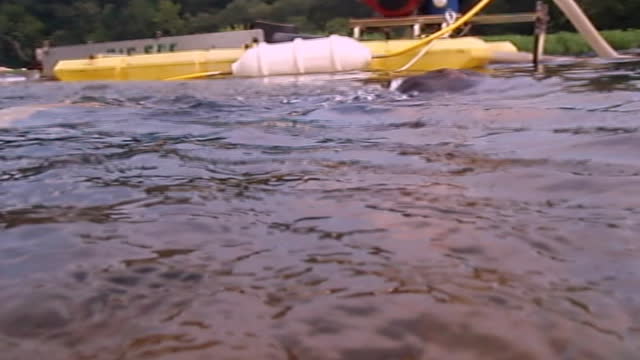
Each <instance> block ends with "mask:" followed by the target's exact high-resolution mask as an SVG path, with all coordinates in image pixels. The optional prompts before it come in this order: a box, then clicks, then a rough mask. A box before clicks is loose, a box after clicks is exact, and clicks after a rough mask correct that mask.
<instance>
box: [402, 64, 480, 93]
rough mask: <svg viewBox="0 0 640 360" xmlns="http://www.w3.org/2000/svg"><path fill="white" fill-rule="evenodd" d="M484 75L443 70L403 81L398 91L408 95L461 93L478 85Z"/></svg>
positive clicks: (473, 72)
mask: <svg viewBox="0 0 640 360" xmlns="http://www.w3.org/2000/svg"><path fill="white" fill-rule="evenodd" d="M483 78H484V75H482V74H480V73H478V72H475V71H471V70H452V69H441V70H434V71H430V72H428V73H426V74H423V75H418V76H411V77H408V78H406V79H404V80H403V81H402V83H400V85H399V86H398V87H397V88H396V90H397V91H399V92H401V93H404V94H408V93H428V92H442V91H444V92H459V91H464V90H467V89H469V88H471V87H473V86H475V85H477V84H478V83H479V82H480V81H481V80H482V79H483Z"/></svg>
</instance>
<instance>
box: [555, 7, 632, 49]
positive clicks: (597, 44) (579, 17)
mask: <svg viewBox="0 0 640 360" xmlns="http://www.w3.org/2000/svg"><path fill="white" fill-rule="evenodd" d="M553 1H554V2H555V3H556V5H558V7H559V8H560V10H562V12H564V14H565V15H566V16H567V17H568V18H569V20H570V21H571V23H572V24H573V26H575V27H576V29H578V31H579V32H580V34H581V35H582V37H583V38H584V39H585V40H586V41H587V42H588V43H589V45H590V46H591V48H592V49H593V50H595V52H596V54H598V56H600V57H610V58H613V57H619V56H620V55H618V53H617V52H616V51H615V50H613V48H612V47H611V45H609V43H607V41H606V40H605V39H604V38H603V37H602V35H600V33H599V32H598V30H597V29H596V28H595V27H594V26H593V24H592V23H591V21H589V19H588V18H587V16H586V15H585V14H584V12H583V11H582V9H581V8H580V6H578V4H576V2H575V1H574V0H553Z"/></svg>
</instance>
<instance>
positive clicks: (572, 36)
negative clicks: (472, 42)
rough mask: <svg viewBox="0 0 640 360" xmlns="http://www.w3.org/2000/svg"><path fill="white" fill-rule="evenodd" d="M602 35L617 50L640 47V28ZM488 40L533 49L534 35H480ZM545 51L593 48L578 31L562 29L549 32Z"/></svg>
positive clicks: (558, 52)
mask: <svg viewBox="0 0 640 360" xmlns="http://www.w3.org/2000/svg"><path fill="white" fill-rule="evenodd" d="M600 33H601V34H602V36H603V37H604V38H605V39H606V40H607V42H609V44H611V46H612V47H613V48H614V49H616V50H630V49H640V29H628V30H604V31H601V32H600ZM480 37H481V38H482V39H484V40H486V41H511V42H513V44H514V45H515V46H516V47H517V48H518V50H520V51H527V52H531V51H533V36H532V35H518V34H505V35H487V36H480ZM544 52H545V54H547V55H573V56H579V55H586V54H589V53H592V52H593V50H592V49H591V47H590V46H589V44H587V42H586V41H585V40H584V39H583V38H582V36H581V35H580V34H578V33H574V32H567V31H561V32H557V33H553V34H547V39H546V43H545V48H544Z"/></svg>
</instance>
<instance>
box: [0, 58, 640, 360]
mask: <svg viewBox="0 0 640 360" xmlns="http://www.w3.org/2000/svg"><path fill="white" fill-rule="evenodd" d="M385 85H386V84H385V82H380V81H371V80H364V79H363V76H361V75H353V76H352V75H347V76H342V77H336V78H326V77H317V78H311V79H309V78H304V79H291V78H286V79H283V78H280V79H269V80H255V79H254V80H246V79H245V80H238V79H235V80H234V79H229V80H215V81H194V82H171V83H166V82H150V83H145V82H141V83H59V82H28V83H22V84H17V83H14V84H9V85H3V86H0V302H1V303H2V304H3V305H2V308H1V309H0V349H1V350H2V353H3V358H7V359H16V360H19V359H38V358H43V359H45V358H46V359H50V360H58V359H60V360H63V359H64V360H67V359H96V360H102V359H105V360H110V359H118V360H128V359H136V360H137V359H178V360H181V359H185V360H192V359H193V360H195V359H288V360H295V359H304V360H313V359H345V360H347V359H348V360H352V359H353V360H357V359H367V360H375V359H384V360H387V359H398V360H408V359H454V360H457V359H461V360H466V359H470V360H475V359H494V360H498V359H518V360H533V359H594V360H595V359H624V360H626V359H629V360H631V359H637V356H638V355H637V354H638V353H640V237H639V235H638V234H639V232H640V221H639V220H640V196H638V195H637V194H638V189H639V188H640V157H639V156H638V154H639V153H640V133H639V132H638V129H639V128H640V120H639V119H640V116H639V114H640V91H639V89H640V63H639V62H637V61H636V62H634V61H621V62H613V63H610V62H609V63H608V62H588V63H572V64H570V63H567V64H556V65H552V66H549V67H547V69H546V72H545V73H544V74H534V73H532V72H531V71H530V70H529V69H527V68H522V67H504V68H497V69H494V70H493V71H492V72H491V73H490V75H489V76H488V78H487V79H485V80H483V81H482V82H481V83H480V84H479V85H478V86H477V87H476V88H473V89H471V90H468V91H465V92H463V93H458V94H446V93H435V94H426V95H422V96H415V97H414V96H404V95H400V94H397V93H395V92H393V91H389V90H388V89H386V88H385Z"/></svg>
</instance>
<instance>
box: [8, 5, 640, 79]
mask: <svg viewBox="0 0 640 360" xmlns="http://www.w3.org/2000/svg"><path fill="white" fill-rule="evenodd" d="M476 1H477V0H461V3H462V11H463V12H464V11H466V10H468V7H469V6H471V5H472V4H474V3H476ZM545 1H546V2H547V3H550V4H551V2H552V0H545ZM577 1H578V2H579V4H580V5H581V6H582V7H583V9H584V10H585V12H586V13H587V15H588V16H589V18H590V19H591V20H592V21H593V22H594V24H595V26H596V27H597V28H598V29H600V30H604V31H603V32H604V34H605V38H607V40H609V41H610V42H611V44H612V45H613V47H614V48H617V49H628V48H634V47H635V48H637V47H640V22H639V18H638V16H637V14H638V13H640V0H633V1H631V0H608V1H602V0H577ZM534 5H535V2H534V1H533V0H531V1H514V0H494V1H493V3H492V4H491V5H490V6H489V7H488V8H487V9H486V11H487V13H494V14H508V13H517V12H528V11H532V10H533V7H534ZM373 15H374V14H373V12H372V10H371V9H370V8H369V7H367V6H365V4H364V2H363V1H361V0H74V1H70V0H49V1H42V0H2V1H0V64H1V65H2V66H6V67H12V68H21V67H28V66H32V65H37V64H34V59H35V56H34V55H35V49H36V48H38V47H41V46H42V45H43V42H44V41H47V42H48V43H50V44H51V45H52V46H61V45H74V44H86V43H91V42H94V43H96V42H105V41H118V40H131V39H144V38H151V37H154V36H157V35H158V34H162V35H164V36H174V35H187V34H196V33H208V32H218V31H223V30H229V29H234V28H236V27H242V28H245V27H247V26H249V25H250V24H251V23H253V21H255V20H266V21H272V22H276V23H286V24H292V25H295V26H296V27H297V28H298V29H299V31H300V32H302V33H310V34H322V33H335V34H338V33H342V34H345V33H348V32H349V29H348V19H350V18H366V17H371V16H373ZM550 15H551V22H550V24H549V33H550V34H551V35H549V41H548V43H547V51H546V53H548V54H550V55H553V54H558V55H577V54H587V53H589V52H590V49H589V48H588V47H587V46H586V44H585V43H584V41H583V40H582V38H581V37H580V36H578V35H577V34H573V35H570V34H569V33H563V32H562V31H569V32H572V31H575V30H574V27H573V26H572V25H571V23H570V22H569V21H568V20H567V19H566V17H565V16H564V15H563V14H562V13H561V12H560V11H559V9H558V8H557V6H551V7H550ZM614 29H634V30H626V31H625V30H614ZM531 32H532V26H531V24H495V25H491V26H487V27H475V26H474V31H473V34H476V35H478V36H480V37H483V38H486V39H501V40H502V39H506V40H511V41H513V42H514V43H515V44H516V46H518V47H519V48H521V49H522V50H524V51H526V50H528V49H530V48H531V46H532V45H531V44H532V43H533V41H532V40H531V37H529V36H526V35H529V34H531ZM496 34H523V35H499V36H498V35H496ZM489 35H491V36H489Z"/></svg>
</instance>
